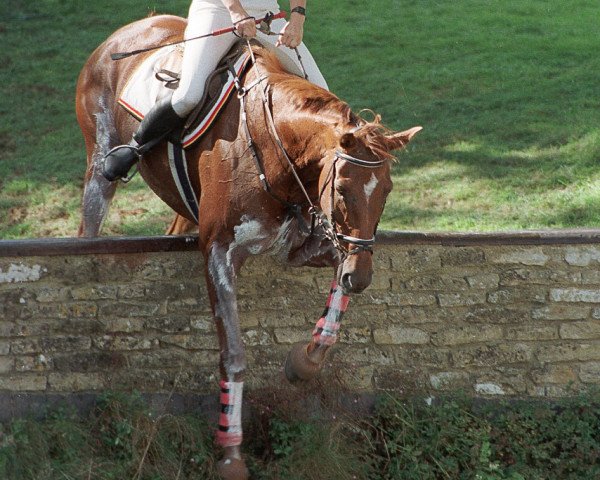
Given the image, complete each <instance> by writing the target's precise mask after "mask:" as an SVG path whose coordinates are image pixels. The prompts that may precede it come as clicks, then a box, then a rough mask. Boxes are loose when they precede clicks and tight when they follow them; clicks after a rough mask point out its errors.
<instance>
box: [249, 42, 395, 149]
mask: <svg viewBox="0 0 600 480" xmlns="http://www.w3.org/2000/svg"><path fill="white" fill-rule="evenodd" d="M253 50H254V53H255V54H256V57H257V59H260V63H261V65H262V68H264V69H266V70H267V71H268V72H269V74H270V76H273V77H275V79H276V83H277V88H278V89H281V91H282V93H283V94H284V95H285V97H286V98H287V99H289V101H290V102H291V103H292V105H293V106H294V107H295V108H296V109H297V110H298V111H301V112H309V113H311V114H314V115H318V116H321V117H324V118H330V119H332V120H336V121H339V119H340V118H341V119H342V124H343V125H344V126H346V127H348V129H349V130H353V133H354V136H355V137H356V138H358V139H359V140H361V141H362V142H363V143H364V144H365V146H366V147H367V148H369V149H370V150H371V151H372V152H373V153H374V154H375V155H376V156H377V157H378V158H381V159H388V160H393V159H395V157H394V155H392V154H391V153H389V151H388V148H387V142H386V135H388V134H391V133H393V132H392V131H391V130H390V129H389V128H387V127H386V126H385V125H383V124H382V123H381V115H379V114H376V113H375V112H373V111H371V110H361V111H360V112H359V114H358V115H357V114H355V113H354V112H353V111H352V109H351V108H350V106H349V105H348V104H347V103H346V102H344V101H342V100H340V98H339V97H337V96H336V95H335V94H333V93H331V92H330V91H328V90H325V89H324V88H321V87H319V86H317V85H315V84H313V83H310V82H309V81H307V80H305V79H304V78H301V77H298V76H296V75H294V74H291V73H289V72H287V71H286V70H285V69H284V68H283V66H282V65H281V62H280V61H279V59H278V58H277V56H276V55H275V54H274V53H272V52H270V51H268V50H267V49H265V48H263V47H259V46H254V47H253ZM363 112H369V113H370V114H371V115H372V117H373V118H372V120H370V121H369V120H367V119H365V118H363V116H362V113H363Z"/></svg>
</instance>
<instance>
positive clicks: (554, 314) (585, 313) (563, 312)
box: [531, 304, 591, 320]
mask: <svg viewBox="0 0 600 480" xmlns="http://www.w3.org/2000/svg"><path fill="white" fill-rule="evenodd" d="M590 311H591V308H590V307H579V306H573V305H556V304H551V305H548V306H546V307H541V308H534V309H533V310H532V311H531V318H532V319H533V320H583V319H585V318H588V317H589V315H590Z"/></svg>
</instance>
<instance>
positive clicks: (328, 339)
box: [313, 280, 350, 345]
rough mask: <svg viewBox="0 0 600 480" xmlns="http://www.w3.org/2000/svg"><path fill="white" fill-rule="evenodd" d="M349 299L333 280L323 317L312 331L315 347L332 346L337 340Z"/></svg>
mask: <svg viewBox="0 0 600 480" xmlns="http://www.w3.org/2000/svg"><path fill="white" fill-rule="evenodd" d="M348 302H350V297H349V296H348V295H344V294H343V293H342V289H341V288H338V285H337V283H336V282H335V280H334V281H333V282H332V283H331V290H330V291H329V297H327V305H326V306H325V311H324V312H323V315H322V316H321V318H320V319H319V321H318V322H317V326H316V327H315V329H314V331H313V340H314V342H315V343H316V344H317V345H333V344H334V343H335V342H336V340H337V332H338V330H339V329H340V323H341V322H342V317H343V316H344V312H345V311H346V309H347V308H348Z"/></svg>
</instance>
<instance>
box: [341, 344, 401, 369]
mask: <svg viewBox="0 0 600 480" xmlns="http://www.w3.org/2000/svg"><path fill="white" fill-rule="evenodd" d="M332 353H333V359H332V361H333V362H334V363H337V362H345V363H350V364H354V365H376V366H391V365H396V358H395V357H396V354H395V352H394V350H393V347H389V346H382V345H377V346H374V345H360V346H358V345H344V344H337V345H336V346H335V347H334V350H333V352H332Z"/></svg>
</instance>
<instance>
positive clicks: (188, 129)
mask: <svg viewBox="0 0 600 480" xmlns="http://www.w3.org/2000/svg"><path fill="white" fill-rule="evenodd" d="M244 46H245V42H237V43H236V44H235V45H234V46H233V47H232V48H231V49H230V50H229V52H228V53H227V54H226V55H225V56H224V57H223V58H222V59H221V61H220V62H219V65H218V66H217V68H216V70H215V71H214V72H213V73H212V74H211V75H209V77H208V79H207V81H206V84H205V86H204V93H203V95H202V98H201V99H200V102H199V103H198V106H197V107H196V108H194V110H193V111H192V112H191V113H190V115H189V116H188V119H187V121H186V124H185V128H184V129H183V133H182V134H181V142H182V143H183V145H184V147H186V148H187V147H189V146H191V145H192V144H194V143H195V142H197V141H198V140H199V139H200V138H201V137H202V135H203V134H204V133H205V132H206V131H207V130H208V128H209V127H210V125H211V124H212V122H213V121H214V120H215V118H216V117H217V115H218V113H219V112H220V110H221V109H222V108H223V106H224V105H225V103H226V101H227V99H228V98H229V96H230V95H231V93H232V92H233V90H234V89H235V83H234V77H233V75H232V73H231V70H234V71H235V72H236V75H237V76H239V75H241V74H242V73H243V72H244V69H245V68H246V66H247V64H248V61H249V59H250V56H249V54H248V52H247V51H246V50H245V48H244ZM182 60H183V49H182V48H181V46H170V47H163V48H161V49H159V50H157V51H156V52H154V53H153V54H151V55H149V56H148V57H147V58H146V59H144V60H143V61H142V62H141V63H140V65H139V66H138V67H137V68H136V70H135V71H134V72H133V74H132V75H131V77H130V79H129V80H128V81H127V84H126V85H125V87H124V88H123V91H122V92H121V95H120V96H119V100H118V103H119V105H121V106H122V107H123V108H124V109H125V110H127V111H128V112H129V113H130V114H131V115H132V116H133V117H135V118H136V119H137V120H140V121H141V120H142V119H143V118H144V117H145V116H146V114H147V113H148V112H149V111H150V109H151V108H152V107H153V106H154V104H155V103H157V102H158V101H160V100H162V99H163V98H165V97H167V96H169V95H171V94H172V91H173V90H174V89H176V88H177V87H178V85H179V78H180V73H179V72H180V71H181V63H182Z"/></svg>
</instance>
